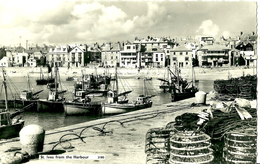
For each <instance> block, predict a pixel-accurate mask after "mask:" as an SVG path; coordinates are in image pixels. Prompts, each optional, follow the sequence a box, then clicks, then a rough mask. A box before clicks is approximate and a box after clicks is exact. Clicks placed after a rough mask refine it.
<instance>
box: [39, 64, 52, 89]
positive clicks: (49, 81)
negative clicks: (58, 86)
mask: <svg viewBox="0 0 260 164" xmlns="http://www.w3.org/2000/svg"><path fill="white" fill-rule="evenodd" d="M49 73H51V76H50V77H49ZM47 75H48V77H47V78H46V79H45V78H44V75H43V73H42V68H40V78H39V79H36V84H37V85H46V84H48V83H54V81H55V78H53V77H52V69H51V67H50V66H48V74H47Z"/></svg>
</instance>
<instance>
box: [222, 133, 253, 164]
mask: <svg viewBox="0 0 260 164" xmlns="http://www.w3.org/2000/svg"><path fill="white" fill-rule="evenodd" d="M224 143H225V147H224V149H223V158H224V159H225V161H226V163H246V164H248V163H252V164H253V163H256V158H257V149H256V144H257V130H256V129H255V128H247V129H241V128H240V129H235V130H232V131H230V132H228V133H226V134H225V138H224Z"/></svg>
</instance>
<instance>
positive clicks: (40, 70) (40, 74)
mask: <svg viewBox="0 0 260 164" xmlns="http://www.w3.org/2000/svg"><path fill="white" fill-rule="evenodd" d="M41 79H42V68H40V80H41Z"/></svg>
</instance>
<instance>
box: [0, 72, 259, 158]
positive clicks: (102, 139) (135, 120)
mask: <svg viewBox="0 0 260 164" xmlns="http://www.w3.org/2000/svg"><path fill="white" fill-rule="evenodd" d="M143 71H144V72H145V71H146V72H145V73H144V74H146V73H147V72H148V71H147V70H143ZM207 71H208V72H205V73H203V74H198V78H199V82H198V83H196V87H198V88H200V91H203V92H202V93H205V92H206V93H205V94H206V103H202V104H197V103H198V99H197V97H192V98H186V99H184V100H180V101H174V102H172V99H171V93H169V92H165V91H163V90H161V89H160V87H159V86H160V85H161V81H160V80H158V79H156V78H154V77H153V78H152V80H149V83H151V84H152V87H153V89H154V90H155V92H154V93H157V95H156V96H155V97H153V98H152V101H153V102H154V104H153V106H151V107H149V108H146V109H142V110H135V111H131V112H128V113H123V114H117V115H104V116H100V115H86V116H65V115H64V113H63V112H54V113H53V112H37V111H34V112H32V111H25V112H23V114H21V116H22V117H23V120H25V128H26V127H29V126H32V125H37V126H39V125H40V127H43V128H44V130H46V134H45V140H44V146H43V150H41V151H40V152H39V153H37V155H36V158H35V157H33V156H32V155H31V156H30V157H28V156H26V155H22V158H20V159H24V160H25V159H27V160H29V161H27V162H28V163H44V162H46V160H50V159H51V158H48V159H45V155H55V156H58V157H57V158H53V159H51V160H53V162H55V163H60V162H63V163H67V162H69V161H67V159H66V158H65V156H71V155H72V156H73V155H74V154H77V155H81V154H82V155H83V156H84V158H85V159H83V157H82V159H81V161H80V163H84V162H86V161H84V160H87V157H89V156H91V155H93V156H95V155H96V154H101V155H100V156H101V157H102V159H96V160H90V159H88V163H95V162H97V161H99V162H100V163H122V160H123V158H124V159H125V160H127V161H125V162H124V163H132V162H133V161H132V160H131V159H130V158H129V156H134V157H135V158H136V160H134V163H145V162H146V163H149V161H157V162H158V159H157V157H156V156H157V155H158V154H156V152H153V151H151V150H152V149H153V147H150V148H148V147H147V146H148V145H147V142H151V141H150V139H149V137H148V138H147V135H148V134H150V132H151V131H152V132H153V133H154V132H155V131H157V132H158V133H161V132H162V131H168V132H170V133H173V132H175V131H176V129H175V128H173V129H169V130H167V127H169V126H170V127H172V126H176V125H175V123H176V120H177V118H179V117H180V116H181V115H185V114H189V113H192V114H193V115H196V117H197V115H198V116H200V115H201V113H203V111H204V110H205V108H206V109H211V108H212V104H214V103H220V104H222V103H221V102H219V101H218V100H214V97H215V96H216V93H215V91H214V81H216V80H214V78H212V79H210V78H209V76H210V75H211V74H212V73H213V72H214V71H216V70H207ZM251 71H252V70H250V69H243V70H240V69H237V68H236V69H234V70H231V69H230V68H228V69H227V70H226V71H225V70H224V71H221V74H222V77H223V79H228V78H229V77H230V76H231V75H232V77H233V78H234V77H239V76H241V74H246V75H247V76H246V77H249V76H251V75H250V73H251ZM214 73H217V72H214ZM225 75H226V76H225ZM227 75H229V77H228V76H227ZM65 77H66V76H62V79H64V80H63V81H62V82H64V83H65V87H64V88H66V89H68V88H69V87H70V88H71V90H67V91H69V92H72V91H73V90H74V85H73V84H75V81H66V80H65ZM140 77H142V76H140ZM203 77H204V78H205V79H204V78H203ZM12 78H13V79H15V80H18V81H17V82H13V84H15V83H18V86H23V85H26V83H27V82H26V80H25V78H24V77H19V76H18V77H12ZM215 78H217V76H216V77H215ZM23 80H24V81H23ZM127 81H129V83H130V84H134V85H133V90H137V92H132V93H131V94H133V95H136V96H138V95H140V94H142V93H143V89H142V88H143V82H144V81H143V80H142V78H140V79H136V78H135V77H134V76H128V77H127ZM19 83H20V84H19ZM21 84H23V85H21ZM36 86H37V85H36ZM37 87H39V88H36V90H43V89H44V88H43V87H46V86H37ZM23 88H24V87H23ZM69 92H66V93H69ZM197 93H199V92H197ZM197 93H196V94H197ZM39 94H42V95H44V96H47V95H48V92H46V91H42V92H40V93H39ZM67 96H68V95H67ZM66 98H67V97H66ZM70 99H72V98H70ZM91 99H92V100H94V99H99V100H100V101H103V102H106V101H107V97H91ZM129 99H130V101H133V100H134V99H131V97H130V96H129ZM225 103H227V102H225ZM228 103H229V104H231V105H232V102H228ZM250 103H251V102H250ZM196 104H197V105H196ZM230 108H232V106H230ZM250 111H253V113H252V116H253V117H254V119H255V114H254V112H255V111H256V106H252V108H251V110H250ZM235 113H236V112H235ZM240 114H241V113H240ZM242 115H243V114H242ZM249 116H251V115H250V114H249ZM203 117H204V116H203ZM243 117H244V116H243ZM247 117H248V116H247ZM174 120H175V121H174ZM187 122H189V121H188V120H187V121H186V123H187ZM173 123H174V124H173ZM192 124H193V126H194V123H192ZM240 124H241V123H240ZM252 124H254V122H253V120H252ZM137 125H138V126H137ZM195 125H196V124H195ZM197 125H198V123H197ZM232 126H235V123H233V124H232ZM177 127H178V128H179V126H176V128H177ZM252 127H253V126H251V128H252ZM165 128H166V129H165ZM179 130H180V131H182V130H181V129H179ZM177 131H178V130H177ZM157 132H156V133H157ZM191 132H193V133H195V135H198V134H199V133H201V132H196V130H194V129H193V130H192V131H190V133H191ZM163 133H164V132H163ZM202 134H203V135H204V133H203V132H202ZM185 135H190V134H185ZM159 136H160V135H159ZM169 136H170V134H169ZM211 137H214V136H211ZM213 141H214V140H212V142H213ZM19 142H20V141H19V138H13V139H7V140H1V141H0V149H1V150H5V151H4V152H0V154H1V153H3V155H4V156H5V155H8V152H9V151H10V152H17V151H18V152H19V151H21V148H20V147H19V146H17V145H18V144H20V143H19ZM21 142H22V141H21ZM207 142H208V141H207ZM214 142H216V141H214ZM218 142H219V141H218ZM221 142H223V141H221ZM155 143H156V144H157V142H155ZM158 144H159V142H158ZM212 144H213V143H212ZM115 145H117V146H115ZM86 146H91V149H90V150H87V151H84V148H85V147H86ZM93 147H94V148H93ZM150 149H151V150H150ZM164 149H165V148H162V150H163V151H165V150H166V149H165V150H164ZM124 150H127V151H126V152H125V153H122V151H124ZM148 150H149V151H148ZM160 150H161V148H160ZM28 151H29V150H28ZM170 151H173V150H170ZM205 151H208V152H209V153H210V155H209V156H207V157H205V158H202V159H201V160H209V161H212V160H213V159H215V160H218V159H221V160H222V159H223V158H222V156H221V157H220V154H222V151H221V152H217V153H216V152H214V153H215V155H214V156H213V155H212V153H213V150H212V149H208V150H205ZM215 151H216V150H215ZM29 152H30V151H29ZM86 154H87V155H86ZM9 155H10V156H12V155H11V154H9ZM205 155H206V154H205ZM42 156H43V159H41V160H40V158H41V157H42ZM200 156H201V155H200ZM17 158H18V157H17ZM75 158H76V157H75ZM161 158H163V160H166V161H168V160H169V161H171V160H182V159H180V158H179V155H178V156H176V157H175V156H172V155H171V158H169V156H168V157H167V156H161V157H160V159H161ZM183 158H184V157H183ZM186 158H187V159H186ZM188 158H190V157H185V160H188ZM252 158H254V157H252ZM5 159H6V158H5ZM227 159H228V157H227ZM75 160H76V159H75ZM183 160H184V159H183ZM189 160H191V159H189ZM159 161H160V160H159Z"/></svg>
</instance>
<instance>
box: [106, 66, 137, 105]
mask: <svg viewBox="0 0 260 164" xmlns="http://www.w3.org/2000/svg"><path fill="white" fill-rule="evenodd" d="M118 80H119V78H118V76H117V68H115V81H114V84H113V86H112V88H111V89H110V90H109V91H108V94H107V96H108V102H109V103H118V104H124V103H128V101H129V100H128V98H127V95H128V94H129V93H131V92H132V90H130V89H128V90H126V88H127V86H123V87H122V88H123V91H122V92H119V86H118V84H119V82H118ZM120 81H121V84H123V83H126V82H122V81H123V79H120ZM128 88H129V87H128Z"/></svg>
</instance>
